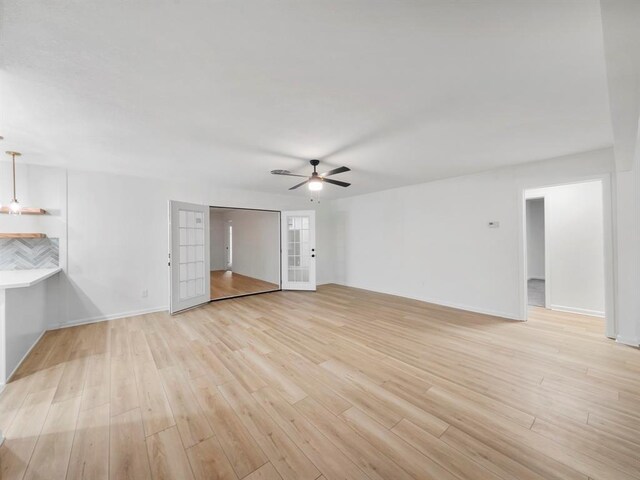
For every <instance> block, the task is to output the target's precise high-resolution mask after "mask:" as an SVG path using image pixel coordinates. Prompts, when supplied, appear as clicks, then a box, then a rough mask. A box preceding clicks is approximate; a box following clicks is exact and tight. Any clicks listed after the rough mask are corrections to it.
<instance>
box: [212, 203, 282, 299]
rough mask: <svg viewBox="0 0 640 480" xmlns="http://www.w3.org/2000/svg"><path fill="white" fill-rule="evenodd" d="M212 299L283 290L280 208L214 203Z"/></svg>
mask: <svg viewBox="0 0 640 480" xmlns="http://www.w3.org/2000/svg"><path fill="white" fill-rule="evenodd" d="M209 239H210V252H211V254H210V278H211V281H210V294H211V295H210V299H211V300H221V299H226V298H232V297H239V296H244V295H253V294H256V293H265V292H273V291H277V290H280V284H281V282H280V212H278V211H274V210H254V209H244V208H230V207H210V209H209Z"/></svg>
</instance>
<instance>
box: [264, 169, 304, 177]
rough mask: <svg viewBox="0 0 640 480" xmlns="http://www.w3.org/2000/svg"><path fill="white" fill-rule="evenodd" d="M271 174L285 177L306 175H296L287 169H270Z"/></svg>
mask: <svg viewBox="0 0 640 480" xmlns="http://www.w3.org/2000/svg"><path fill="white" fill-rule="evenodd" d="M271 173H272V174H273V175H286V176H287V177H305V178H306V177H307V176H306V175H298V174H297V173H291V172H290V171H289V170H271Z"/></svg>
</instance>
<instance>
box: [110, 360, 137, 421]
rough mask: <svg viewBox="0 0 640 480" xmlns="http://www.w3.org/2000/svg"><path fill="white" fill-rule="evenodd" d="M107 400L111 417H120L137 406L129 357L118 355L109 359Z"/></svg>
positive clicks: (133, 376)
mask: <svg viewBox="0 0 640 480" xmlns="http://www.w3.org/2000/svg"><path fill="white" fill-rule="evenodd" d="M109 399H110V407H111V416H116V415H120V414H121V413H124V412H128V411H129V410H133V409H134V408H137V407H138V406H139V404H140V403H139V401H138V387H137V385H136V376H135V374H134V372H133V359H132V358H131V356H127V355H119V356H116V357H112V358H111V383H110V388H109Z"/></svg>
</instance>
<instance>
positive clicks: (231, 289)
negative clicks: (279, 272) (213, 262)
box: [211, 270, 280, 300]
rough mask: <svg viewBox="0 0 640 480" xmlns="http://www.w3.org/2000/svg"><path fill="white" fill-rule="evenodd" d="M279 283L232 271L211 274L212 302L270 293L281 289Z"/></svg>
mask: <svg viewBox="0 0 640 480" xmlns="http://www.w3.org/2000/svg"><path fill="white" fill-rule="evenodd" d="M279 288H280V286H279V285H278V284H277V283H271V282H265V281H264V280H260V279H257V278H253V277H248V276H246V275H240V274H239V273H235V272H232V271H230V270H214V271H212V272H211V300H218V299H220V298H226V297H235V296H238V295H248V294H250V293H260V292H270V291H272V290H277V289H279Z"/></svg>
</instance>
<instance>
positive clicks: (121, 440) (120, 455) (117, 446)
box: [109, 408, 151, 480]
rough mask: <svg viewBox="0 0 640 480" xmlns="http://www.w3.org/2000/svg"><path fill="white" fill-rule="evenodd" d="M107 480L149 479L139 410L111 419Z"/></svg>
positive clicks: (149, 474) (147, 459) (135, 409)
mask: <svg viewBox="0 0 640 480" xmlns="http://www.w3.org/2000/svg"><path fill="white" fill-rule="evenodd" d="M109 478H110V479H111V480H123V479H131V480H133V479H136V480H147V479H150V478H151V469H150V468H149V458H148V456H147V447H146V443H145V436H144V427H143V426H142V415H141V413H140V409H139V408H134V409H133V410H129V411H128V412H125V413H122V414H120V415H117V416H115V417H111V420H110V429H109Z"/></svg>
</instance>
